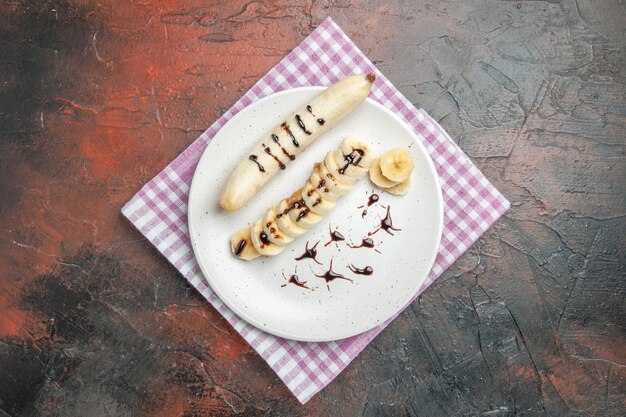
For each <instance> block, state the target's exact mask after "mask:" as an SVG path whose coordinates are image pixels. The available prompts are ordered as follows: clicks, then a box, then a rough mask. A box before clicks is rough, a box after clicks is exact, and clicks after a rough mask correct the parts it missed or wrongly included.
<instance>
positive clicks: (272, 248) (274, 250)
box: [250, 219, 285, 256]
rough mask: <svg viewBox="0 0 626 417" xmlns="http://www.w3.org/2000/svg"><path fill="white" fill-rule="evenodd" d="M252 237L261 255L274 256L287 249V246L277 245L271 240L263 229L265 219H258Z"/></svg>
mask: <svg viewBox="0 0 626 417" xmlns="http://www.w3.org/2000/svg"><path fill="white" fill-rule="evenodd" d="M250 237H251V238H252V244H253V245H254V248H255V249H256V250H257V252H259V253H260V254H261V255H266V256H274V255H278V254H279V253H281V252H282V251H283V249H285V246H278V245H275V244H273V243H272V242H271V241H270V240H269V238H268V236H267V234H266V233H265V232H264V231H263V219H259V220H257V222H256V223H255V224H254V226H253V227H252V233H251V236H250Z"/></svg>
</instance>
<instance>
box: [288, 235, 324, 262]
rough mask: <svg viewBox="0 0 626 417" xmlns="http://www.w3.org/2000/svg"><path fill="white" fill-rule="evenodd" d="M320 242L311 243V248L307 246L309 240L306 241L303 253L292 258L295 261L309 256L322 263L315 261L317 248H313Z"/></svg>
mask: <svg viewBox="0 0 626 417" xmlns="http://www.w3.org/2000/svg"><path fill="white" fill-rule="evenodd" d="M319 243H320V242H319V241H318V242H317V243H316V244H315V245H313V247H312V248H309V242H306V246H305V248H304V253H303V254H302V255H300V256H298V257H297V258H294V259H295V260H296V261H301V260H303V259H307V258H311V259H313V260H314V261H315V262H317V263H318V264H320V265H321V264H322V263H321V262H318V261H317V258H316V257H317V249H315V248H316V247H317V245H318V244H319Z"/></svg>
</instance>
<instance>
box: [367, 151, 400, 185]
mask: <svg viewBox="0 0 626 417" xmlns="http://www.w3.org/2000/svg"><path fill="white" fill-rule="evenodd" d="M369 173H370V180H371V181H372V182H373V183H374V184H375V185H377V186H378V187H380V188H391V187H395V186H396V185H398V184H399V183H398V182H395V181H391V180H390V179H388V178H387V177H385V176H384V175H383V172H382V171H381V170H380V158H376V159H374V162H372V165H371V166H370V171H369Z"/></svg>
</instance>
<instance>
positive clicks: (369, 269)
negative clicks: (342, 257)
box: [349, 265, 374, 275]
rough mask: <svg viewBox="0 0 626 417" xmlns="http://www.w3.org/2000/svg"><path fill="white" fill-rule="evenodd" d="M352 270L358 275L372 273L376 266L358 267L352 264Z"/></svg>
mask: <svg viewBox="0 0 626 417" xmlns="http://www.w3.org/2000/svg"><path fill="white" fill-rule="evenodd" d="M349 268H350V271H352V272H354V273H355V274H358V275H372V274H373V273H374V268H372V267H371V266H366V267H364V268H357V267H356V266H354V265H350V267H349Z"/></svg>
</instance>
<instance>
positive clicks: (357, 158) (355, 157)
mask: <svg viewBox="0 0 626 417" xmlns="http://www.w3.org/2000/svg"><path fill="white" fill-rule="evenodd" d="M363 155H365V152H364V151H363V149H353V150H352V152H350V153H349V154H347V155H344V156H343V159H345V161H346V164H345V165H344V166H342V167H341V168H339V173H340V174H345V173H346V169H348V166H350V165H358V164H359V162H361V159H363Z"/></svg>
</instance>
